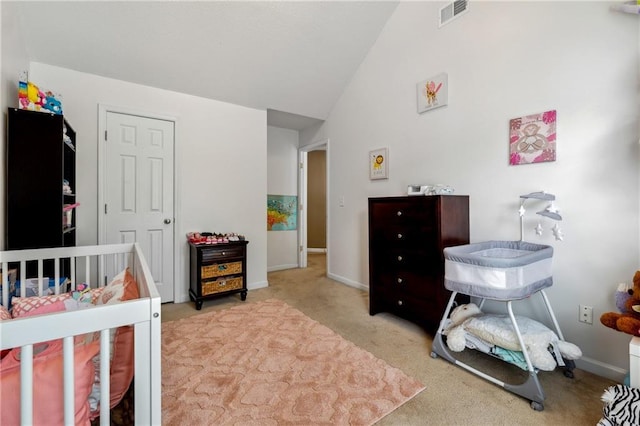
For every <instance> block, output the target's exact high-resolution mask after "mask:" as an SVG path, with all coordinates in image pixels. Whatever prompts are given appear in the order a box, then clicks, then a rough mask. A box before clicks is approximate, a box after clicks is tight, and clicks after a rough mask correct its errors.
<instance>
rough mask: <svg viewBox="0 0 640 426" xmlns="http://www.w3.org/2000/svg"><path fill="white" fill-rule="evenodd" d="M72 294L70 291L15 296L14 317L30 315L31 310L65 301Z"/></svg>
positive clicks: (12, 300)
mask: <svg viewBox="0 0 640 426" xmlns="http://www.w3.org/2000/svg"><path fill="white" fill-rule="evenodd" d="M70 297H71V295H70V294H69V293H64V294H52V295H50V296H37V297H14V298H13V299H11V304H12V308H11V314H12V315H13V318H20V317H22V316H25V315H28V314H29V312H30V311H32V310H34V309H38V308H41V307H42V306H47V305H52V304H54V303H56V302H64V301H65V300H66V299H69V298H70Z"/></svg>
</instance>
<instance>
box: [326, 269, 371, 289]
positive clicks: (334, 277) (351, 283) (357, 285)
mask: <svg viewBox="0 0 640 426" xmlns="http://www.w3.org/2000/svg"><path fill="white" fill-rule="evenodd" d="M327 277H329V278H331V279H332V280H334V281H338V282H339V283H342V284H346V285H348V286H349V287H355V288H358V289H360V290H365V291H369V286H366V285H364V284H362V283H359V282H358V281H353V280H350V279H348V278H345V277H341V276H339V275H336V274H331V273H327Z"/></svg>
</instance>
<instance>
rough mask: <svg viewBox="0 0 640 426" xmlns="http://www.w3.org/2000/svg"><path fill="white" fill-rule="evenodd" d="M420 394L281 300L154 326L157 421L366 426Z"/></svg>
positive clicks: (411, 382)
mask: <svg viewBox="0 0 640 426" xmlns="http://www.w3.org/2000/svg"><path fill="white" fill-rule="evenodd" d="M423 389H424V386H423V385H422V384H421V383H420V382H418V381H417V380H415V379H413V378H411V377H409V376H407V375H406V374H404V373H403V372H402V371H400V370H398V369H397V368H394V367H391V366H389V365H388V364H387V363H385V362H384V361H382V360H380V359H377V358H376V357H374V356H373V355H372V354H370V353H369V352H367V351H365V350H363V349H361V348H359V347H357V346H356V345H354V344H353V343H351V342H349V341H347V340H345V339H343V338H342V337H341V336H339V335H338V334H336V333H335V332H333V331H332V330H330V329H329V328H327V327H325V326H323V325H322V324H320V323H318V322H316V321H314V320H312V319H311V318H309V317H307V316H306V315H304V314H303V313H302V312H300V311H298V310H296V309H294V308H292V307H291V306H289V305H287V304H286V303H284V302H282V301H280V300H275V299H270V300H266V301H263V302H257V303H247V304H244V305H241V306H235V307H233V308H229V309H226V310H223V311H216V312H210V313H206V314H201V315H195V316H193V317H190V318H184V319H180V320H177V321H171V322H167V323H164V324H162V423H163V424H165V425H193V426H196V425H207V424H208V425H214V424H215V425H229V424H233V425H236V424H237V425H261V426H268V425H286V424H290V425H291V424H296V425H311V424H313V425H319V424H326V425H370V424H373V423H374V422H376V421H378V420H380V419H381V418H382V417H384V416H385V415H387V414H389V413H390V412H392V411H393V410H395V409H396V408H398V407H399V406H400V405H402V404H404V403H405V402H406V401H408V400H409V399H411V398H413V397H414V396H415V395H416V394H418V393H419V392H420V391H422V390H423Z"/></svg>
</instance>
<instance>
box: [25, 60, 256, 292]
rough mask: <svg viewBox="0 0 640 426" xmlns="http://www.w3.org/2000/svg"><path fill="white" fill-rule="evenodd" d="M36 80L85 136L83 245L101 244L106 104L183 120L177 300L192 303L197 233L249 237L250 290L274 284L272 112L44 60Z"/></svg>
mask: <svg viewBox="0 0 640 426" xmlns="http://www.w3.org/2000/svg"><path fill="white" fill-rule="evenodd" d="M30 77H31V78H32V79H33V81H35V82H37V83H38V84H39V85H41V86H42V87H47V88H50V90H55V91H57V92H59V93H61V94H62V97H63V108H64V113H65V117H66V119H67V120H68V121H69V123H70V124H71V126H72V127H73V128H74V130H75V131H76V134H77V143H76V147H77V160H76V162H77V184H76V185H77V194H78V202H80V204H81V206H80V207H79V209H78V234H77V237H78V238H77V244H78V245H85V244H96V243H97V232H98V229H97V218H98V210H97V207H98V206H97V188H98V182H97V161H98V158H97V155H98V150H97V147H98V105H99V104H106V105H113V106H120V107H127V108H130V109H133V110H140V111H144V112H150V113H156V114H161V115H165V116H171V117H176V118H177V125H176V129H177V130H176V145H175V146H176V148H175V149H176V156H175V158H176V197H177V199H176V220H175V239H176V245H177V250H178V253H179V255H178V256H177V258H176V265H175V270H176V274H177V283H178V289H179V290H178V292H177V293H176V301H185V300H188V295H187V291H188V286H189V271H188V259H189V253H188V245H187V243H186V238H185V235H186V233H187V232H189V231H214V232H237V233H240V234H243V235H245V236H246V238H247V239H248V240H249V245H248V247H247V284H248V287H249V288H250V289H252V288H257V287H263V286H265V285H267V277H266V250H267V247H266V244H267V236H266V230H265V226H264V212H265V205H266V189H267V187H266V182H265V180H266V176H267V170H266V164H267V161H266V158H267V149H266V146H267V132H266V128H267V123H266V120H267V115H266V111H260V110H255V109H251V108H246V107H241V106H237V105H232V104H228V103H224V102H218V101H213V100H209V99H204V98H199V97H195V96H191V95H185V94H181V93H176V92H171V91H167V90H162V89H156V88H152V87H147V86H141V85H137V84H132V83H127V82H123V81H119V80H113V79H108V78H103V77H99V76H96V75H91V74H85V73H80V72H76V71H72V70H68V69H64V68H58V67H53V66H50V65H45V64H40V63H32V64H31V69H30Z"/></svg>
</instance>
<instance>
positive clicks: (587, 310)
mask: <svg viewBox="0 0 640 426" xmlns="http://www.w3.org/2000/svg"><path fill="white" fill-rule="evenodd" d="M578 321H580V322H583V323H585V324H593V307H592V306H586V305H580V310H579V311H578Z"/></svg>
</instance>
